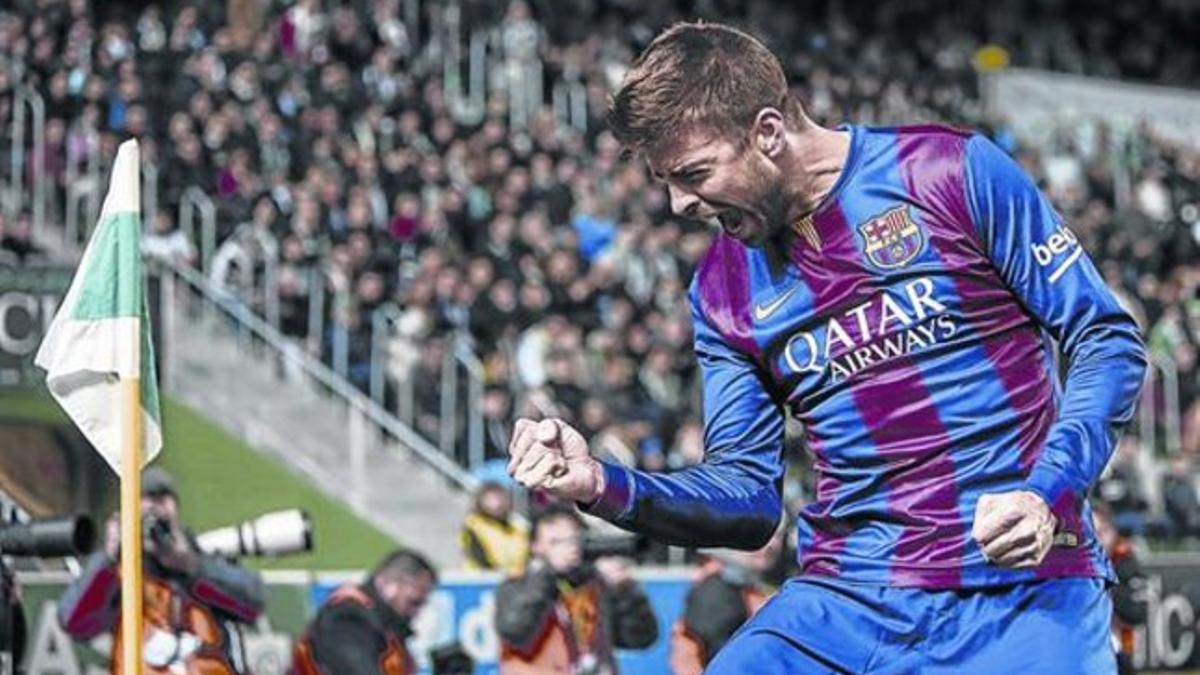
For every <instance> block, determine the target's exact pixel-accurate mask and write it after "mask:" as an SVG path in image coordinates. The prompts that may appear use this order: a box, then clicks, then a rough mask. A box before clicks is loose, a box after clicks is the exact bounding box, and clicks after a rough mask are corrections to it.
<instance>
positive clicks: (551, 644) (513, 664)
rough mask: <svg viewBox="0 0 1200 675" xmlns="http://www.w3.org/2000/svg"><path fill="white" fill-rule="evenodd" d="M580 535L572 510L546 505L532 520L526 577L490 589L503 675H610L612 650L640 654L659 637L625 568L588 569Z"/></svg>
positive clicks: (620, 563)
mask: <svg viewBox="0 0 1200 675" xmlns="http://www.w3.org/2000/svg"><path fill="white" fill-rule="evenodd" d="M584 529H585V527H584V523H583V521H582V519H580V517H579V515H578V514H577V513H575V511H574V510H573V509H567V508H562V507H551V508H550V509H548V510H546V511H545V512H543V513H542V514H541V515H539V516H538V517H537V518H535V519H534V522H533V540H532V546H531V549H530V553H531V554H532V559H531V560H530V562H529V564H528V566H527V567H526V569H525V574H524V576H521V577H516V578H513V579H509V580H507V581H505V582H504V583H503V584H501V585H500V588H499V589H498V590H497V591H496V632H498V633H499V634H500V639H501V649H500V672H501V673H503V674H505V675H521V674H524V673H530V674H532V673H579V674H592V673H595V674H600V673H606V674H607V673H616V672H617V665H616V659H615V658H614V655H613V649H614V648H616V647H622V648H626V649H643V648H646V647H649V646H650V645H651V644H653V643H654V641H655V640H657V639H658V621H657V619H656V618H655V616H654V611H653V609H651V607H650V601H649V600H648V599H647V598H646V595H645V594H644V593H643V592H642V590H641V588H639V587H638V585H637V582H636V581H634V579H633V577H632V575H631V574H630V571H629V565H628V563H627V562H626V561H625V560H624V559H621V558H611V557H610V558H601V559H599V560H597V561H596V564H595V565H591V564H589V563H587V562H586V561H585V560H584V550H583V533H584Z"/></svg>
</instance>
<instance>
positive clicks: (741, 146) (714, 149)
mask: <svg viewBox="0 0 1200 675" xmlns="http://www.w3.org/2000/svg"><path fill="white" fill-rule="evenodd" d="M646 159H647V162H648V163H649V164H650V170H651V172H652V173H653V174H654V176H655V177H656V178H658V179H659V180H661V181H663V182H664V183H666V185H667V192H668V195H669V196H670V200H671V210H672V211H673V212H674V213H676V214H678V215H681V216H684V217H687V218H694V219H697V220H716V221H717V222H719V223H720V225H721V229H723V230H724V231H725V233H726V234H728V235H729V236H731V237H733V238H734V239H737V240H738V241H740V242H741V243H742V244H745V245H746V246H762V245H763V244H765V243H766V242H767V240H769V239H770V238H771V236H772V235H773V234H775V233H776V232H777V231H778V230H779V229H780V227H781V226H782V224H783V222H784V219H785V217H786V204H785V202H784V199H783V190H782V187H783V186H782V181H781V178H780V172H779V170H778V168H777V167H776V166H775V164H774V162H772V161H771V160H770V159H769V158H768V157H767V156H765V155H764V154H763V153H762V152H760V151H759V150H758V149H757V148H756V147H755V144H753V143H751V142H749V139H746V140H745V141H741V140H740V139H737V138H729V137H727V136H722V135H715V134H713V133H710V132H703V131H692V132H685V133H682V134H681V135H680V137H679V139H678V140H677V141H676V142H674V143H671V144H669V146H668V147H663V148H659V149H656V150H654V151H652V152H648V153H647V157H646Z"/></svg>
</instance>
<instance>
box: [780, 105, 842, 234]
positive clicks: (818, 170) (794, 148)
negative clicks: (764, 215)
mask: <svg viewBox="0 0 1200 675" xmlns="http://www.w3.org/2000/svg"><path fill="white" fill-rule="evenodd" d="M849 155H850V132H849V131H838V130H836V129H826V128H824V127H821V126H818V125H817V124H816V123H815V122H811V121H806V124H805V126H803V127H801V128H800V129H798V130H796V131H789V132H788V152H787V155H786V156H785V157H784V158H783V160H784V161H783V162H782V163H781V167H780V168H781V169H782V170H783V172H784V176H783V178H784V185H786V186H788V189H789V193H788V194H787V195H786V197H787V200H788V204H789V206H788V212H787V218H788V222H789V223H791V222H796V221H797V220H800V219H801V218H803V217H804V216H806V215H808V214H809V213H812V211H813V210H814V209H816V208H817V206H818V205H819V204H820V203H821V200H822V199H824V198H825V196H826V195H827V194H829V191H830V190H832V189H833V186H834V184H835V183H837V180H838V177H839V176H840V175H841V173H842V167H844V166H845V165H846V160H847V158H848V157H849Z"/></svg>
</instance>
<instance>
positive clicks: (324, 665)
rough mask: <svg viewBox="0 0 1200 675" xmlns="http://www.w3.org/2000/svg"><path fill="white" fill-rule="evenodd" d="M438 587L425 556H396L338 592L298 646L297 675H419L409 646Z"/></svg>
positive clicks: (397, 553) (399, 552) (294, 664)
mask: <svg viewBox="0 0 1200 675" xmlns="http://www.w3.org/2000/svg"><path fill="white" fill-rule="evenodd" d="M436 584H437V573H436V572H435V571H434V569H433V566H432V565H430V564H429V561H427V560H425V558H424V557H422V556H421V555H419V554H417V553H415V552H413V551H408V550H405V549H399V550H396V551H394V552H392V553H391V554H389V555H388V556H387V557H386V558H384V559H383V560H382V561H380V562H379V564H378V565H376V566H375V570H374V571H372V572H371V575H370V576H369V577H367V580H366V581H365V582H363V583H362V584H347V585H345V586H342V587H341V588H339V589H337V590H336V591H334V592H333V595H331V596H330V598H329V600H328V602H326V603H325V605H324V606H322V607H321V609H320V611H318V612H317V616H316V618H314V619H313V620H312V623H310V624H309V625H308V628H306V629H305V631H304V635H303V636H302V637H301V638H300V640H298V641H297V642H296V651H295V654H294V655H293V659H292V670H291V673H292V675H411V674H412V673H415V672H417V669H416V663H415V662H414V660H413V657H412V655H411V654H410V653H409V651H408V645H407V644H406V641H407V640H408V636H410V635H412V621H413V618H414V617H416V615H417V612H419V611H420V610H421V607H423V606H424V605H425V601H426V600H427V599H428V598H429V593H430V592H431V591H432V590H433V587H434V586H435V585H436ZM448 672H452V671H448Z"/></svg>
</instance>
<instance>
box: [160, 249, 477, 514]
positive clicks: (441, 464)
mask: <svg viewBox="0 0 1200 675" xmlns="http://www.w3.org/2000/svg"><path fill="white" fill-rule="evenodd" d="M158 270H159V273H160V274H161V279H162V297H161V300H160V311H161V312H162V318H163V322H164V326H178V325H179V324H178V317H177V313H178V312H187V311H189V309H188V305H189V303H190V302H191V301H192V299H198V300H199V301H200V302H201V303H203V305H204V306H206V307H207V310H205V311H206V312H219V313H220V314H221V315H223V316H224V317H225V318H227V319H228V320H231V321H233V322H235V323H236V325H237V330H238V331H239V333H240V334H244V335H245V336H247V338H249V339H245V340H243V339H239V340H238V343H239V344H243V345H246V344H250V343H251V342H253V343H254V344H255V345H256V346H257V347H261V348H265V349H266V350H267V351H268V352H270V355H271V356H272V357H273V358H275V359H277V360H278V361H279V362H280V363H281V365H283V367H284V369H293V370H295V371H297V372H300V373H302V374H303V376H304V377H305V378H307V379H308V380H309V381H310V382H311V383H312V384H313V385H314V386H315V387H316V388H318V389H319V390H320V391H322V392H323V393H326V394H327V395H329V396H332V397H335V398H336V399H338V400H339V401H340V402H342V403H343V404H344V405H345V406H347V409H348V411H349V412H350V414H351V415H352V416H353V415H360V416H361V417H362V418H363V419H362V420H355V421H354V422H353V423H352V424H350V425H349V426H348V430H347V431H348V434H347V441H348V443H350V444H351V445H350V453H351V455H350V456H351V458H353V457H355V456H356V453H362V452H364V450H363V447H362V445H363V444H364V443H369V442H371V439H373V438H379V437H383V436H384V435H387V436H391V437H392V438H394V439H395V440H396V441H397V442H399V444H401V445H403V446H405V447H406V448H408V449H409V450H411V451H412V452H413V454H414V455H415V456H417V457H418V458H420V459H421V460H422V461H424V462H425V463H426V464H428V465H429V466H430V467H432V468H433V469H434V470H436V471H437V472H438V473H439V474H441V475H442V476H443V477H444V478H446V479H447V480H449V481H451V482H453V483H454V484H456V485H458V486H459V487H461V488H464V489H466V490H473V489H475V487H477V483H478V480H477V479H475V478H474V477H473V476H471V475H470V474H469V473H467V472H466V471H464V470H463V469H462V467H460V466H459V465H458V464H456V463H455V462H454V461H452V460H451V459H450V458H448V457H447V456H446V455H445V454H443V453H442V452H440V451H439V450H438V448H436V447H435V446H434V445H433V444H432V443H430V442H429V441H428V440H426V439H425V438H424V437H423V436H421V434H419V433H418V432H417V431H416V430H414V429H413V428H411V427H410V426H409V425H407V424H405V423H403V422H401V421H400V420H399V419H397V418H396V416H395V415H393V414H392V413H390V412H388V411H387V410H385V409H384V407H383V406H381V405H379V404H378V403H377V402H375V401H373V400H371V399H370V397H368V396H367V395H366V394H364V393H363V392H362V391H359V390H358V389H357V388H355V387H354V385H353V384H351V383H350V382H349V381H348V380H347V379H346V378H345V377H342V376H341V375H339V374H338V373H336V372H334V371H333V370H332V369H331V368H330V367H329V366H327V365H325V364H324V363H322V362H321V361H320V359H318V358H316V357H314V356H312V355H311V354H309V353H307V352H306V351H305V350H303V349H296V348H295V344H294V342H293V341H292V340H290V339H288V338H287V337H285V336H284V335H283V334H281V333H280V332H279V331H278V329H276V328H275V327H274V326H271V325H270V324H269V323H267V322H266V321H265V320H263V319H262V318H260V317H259V316H257V315H256V314H255V313H254V312H253V310H251V308H250V307H249V306H247V305H246V304H245V303H243V302H240V301H238V300H236V299H233V298H231V297H229V296H228V295H227V294H226V293H224V292H222V291H220V290H218V289H216V288H214V287H213V285H212V284H210V283H209V281H208V280H207V279H206V278H204V277H203V276H202V275H201V274H200V273H199V272H197V271H196V270H193V269H191V268H188V267H185V266H181V265H177V264H174V263H170V264H165V265H160V266H158ZM179 283H182V284H184V285H185V287H186V290H187V291H189V292H188V293H185V294H181V293H179V289H178V288H177V284H179ZM201 313H204V312H201ZM164 334H166V335H167V336H168V339H167V340H166V341H165V342H164V345H163V346H164V353H165V354H166V355H167V359H168V363H169V359H170V358H171V357H170V354H171V353H172V352H173V351H174V349H173V345H172V344H171V342H170V339H169V335H171V334H173V333H172V332H171V331H169V330H164ZM171 370H172V369H171V368H170V367H169V366H168V367H167V369H166V371H167V377H166V379H165V382H166V383H170V382H171V377H173V376H172V375H171V374H170V372H171ZM351 419H353V418H351ZM354 444H357V447H355V446H354ZM357 456H359V457H361V455H357Z"/></svg>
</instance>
